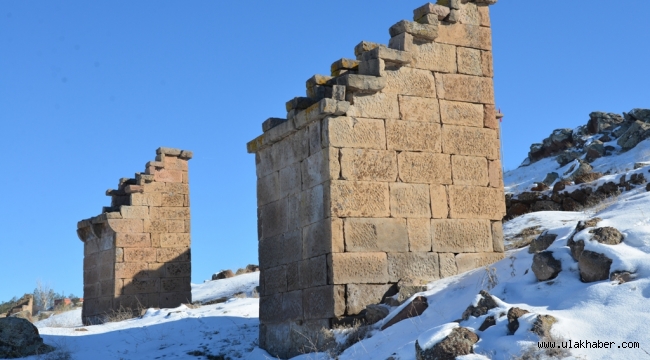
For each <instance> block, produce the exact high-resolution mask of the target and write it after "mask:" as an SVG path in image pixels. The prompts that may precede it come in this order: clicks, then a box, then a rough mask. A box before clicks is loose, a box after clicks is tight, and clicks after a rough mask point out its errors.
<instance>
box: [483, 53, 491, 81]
mask: <svg viewBox="0 0 650 360" xmlns="http://www.w3.org/2000/svg"><path fill="white" fill-rule="evenodd" d="M481 73H483V76H487V77H493V76H494V67H493V65H492V52H491V51H481Z"/></svg>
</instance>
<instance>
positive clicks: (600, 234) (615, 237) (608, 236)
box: [590, 226, 623, 245]
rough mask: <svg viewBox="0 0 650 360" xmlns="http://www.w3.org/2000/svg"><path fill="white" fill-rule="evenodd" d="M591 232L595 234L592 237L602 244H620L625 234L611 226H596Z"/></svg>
mask: <svg viewBox="0 0 650 360" xmlns="http://www.w3.org/2000/svg"><path fill="white" fill-rule="evenodd" d="M590 233H592V234H594V235H593V237H592V239H593V240H596V241H598V242H599V243H601V244H607V245H618V244H620V243H621V242H622V241H623V234H621V232H620V231H618V230H617V229H616V228H613V227H611V226H605V227H600V228H596V229H594V230H592V231H590Z"/></svg>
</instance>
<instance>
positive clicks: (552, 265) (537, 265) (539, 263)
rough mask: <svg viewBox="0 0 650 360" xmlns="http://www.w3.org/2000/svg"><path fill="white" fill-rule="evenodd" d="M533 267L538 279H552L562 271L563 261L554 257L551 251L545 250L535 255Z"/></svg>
mask: <svg viewBox="0 0 650 360" xmlns="http://www.w3.org/2000/svg"><path fill="white" fill-rule="evenodd" d="M531 269H532V270H533V273H534V274H535V277H536V278H537V280H539V281H546V280H551V279H555V278H556V277H557V275H558V274H559V273H560V271H562V262H561V261H560V260H557V259H556V258H555V257H553V253H552V252H551V251H543V252H540V253H537V254H535V256H533V265H532V266H531Z"/></svg>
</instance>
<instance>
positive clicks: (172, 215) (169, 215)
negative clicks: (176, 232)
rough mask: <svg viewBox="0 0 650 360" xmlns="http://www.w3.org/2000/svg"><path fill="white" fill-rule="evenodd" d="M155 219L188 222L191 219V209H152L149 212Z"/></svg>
mask: <svg viewBox="0 0 650 360" xmlns="http://www.w3.org/2000/svg"><path fill="white" fill-rule="evenodd" d="M149 213H150V216H151V218H153V219H160V220H186V219H189V218H190V208H189V207H152V208H150V210H149Z"/></svg>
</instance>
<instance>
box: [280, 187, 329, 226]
mask: <svg viewBox="0 0 650 360" xmlns="http://www.w3.org/2000/svg"><path fill="white" fill-rule="evenodd" d="M325 189H326V187H325V186H324V185H317V186H314V187H313V188H311V189H307V190H304V191H303V192H301V193H300V224H301V225H302V226H305V225H309V224H313V223H315V222H317V221H320V220H322V219H325V218H327V217H329V216H330V213H329V211H328V210H329V199H328V198H327V196H326V195H328V194H327V193H326V192H325ZM285 211H286V210H285Z"/></svg>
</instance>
